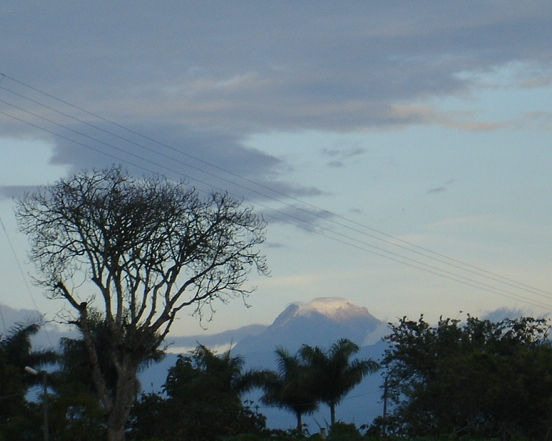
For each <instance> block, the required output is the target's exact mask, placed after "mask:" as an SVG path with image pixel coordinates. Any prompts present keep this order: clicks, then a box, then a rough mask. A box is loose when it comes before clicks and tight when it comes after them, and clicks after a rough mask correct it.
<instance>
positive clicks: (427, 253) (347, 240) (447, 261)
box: [0, 74, 552, 308]
mask: <svg viewBox="0 0 552 441" xmlns="http://www.w3.org/2000/svg"><path fill="white" fill-rule="evenodd" d="M2 79H9V80H11V81H13V82H15V83H17V84H19V85H21V86H23V87H26V88H28V89H30V90H33V91H35V92H37V93H40V94H41V95H43V96H47V97H48V98H51V99H53V100H55V101H58V102H60V103H62V104H64V105H67V106H69V107H71V108H73V109H76V110H78V111H80V112H83V113H86V114H87V115H90V116H93V117H94V118H96V119H99V120H101V121H104V122H107V123H109V124H110V125H113V126H115V127H118V128H120V129H123V130H125V131H127V132H128V133H131V134H134V135H136V136H139V137H141V138H142V139H145V140H147V141H149V142H153V143H155V144H157V145H159V146H162V147H164V148H166V149H169V150H171V151H173V152H176V153H178V154H181V155H183V156H185V157H188V158H190V159H192V160H194V161H196V162H199V163H201V164H204V165H206V166H208V167H210V168H214V169H216V170H218V171H221V172H223V173H226V174H228V175H230V176H233V177H234V178H236V179H238V180H240V181H242V182H245V183H246V184H243V183H242V182H236V181H235V180H231V179H228V178H225V177H222V176H220V175H218V174H215V173H213V172H211V171H209V170H205V169H203V168H201V167H198V166H192V165H190V164H189V163H187V162H185V161H182V160H180V159H178V158H175V157H174V156H170V155H167V154H166V153H163V152H159V151H157V150H153V149H152V148H150V147H148V146H146V145H143V144H141V143H138V142H136V141H133V140H131V139H129V138H127V137H124V136H121V135H119V134H118V133H116V132H113V131H111V130H108V129H105V128H103V127H100V126H98V125H96V124H93V123H90V122H88V121H86V120H82V119H80V118H78V117H75V116H74V115H71V114H69V113H67V112H63V111H61V110H59V109H56V108H54V107H52V106H50V105H48V104H45V103H43V102H41V101H39V100H36V99H33V98H30V97H28V96H26V95H24V94H21V93H19V92H17V91H14V90H12V89H9V88H7V87H4V86H0V90H4V91H6V92H8V93H10V94H12V95H14V96H18V97H19V98H22V99H25V100H27V101H29V102H32V103H34V104H36V105H39V106H40V107H42V108H44V109H47V110H49V111H52V112H55V113H57V114H58V115H62V116H64V117H66V118H70V119H72V120H73V121H77V122H78V123H80V124H83V125H86V126H88V127H91V128H93V129H95V130H97V131H100V132H102V133H104V134H108V135H110V136H113V137H115V138H117V139H119V140H122V141H124V142H126V143H128V144H130V145H132V146H134V147H139V148H140V149H142V150H145V151H146V152H148V153H150V154H153V155H156V156H160V157H163V158H165V159H168V160H170V161H171V162H173V163H178V164H180V165H182V166H185V167H187V168H190V169H192V170H193V171H196V172H197V171H198V172H200V173H203V174H205V175H208V176H210V177H212V178H215V179H217V180H219V181H223V182H226V183H229V184H231V185H234V186H237V187H240V188H242V189H245V190H247V191H249V192H250V193H254V194H257V195H259V196H262V197H263V198H266V199H268V200H271V201H277V202H279V203H281V204H283V205H285V206H287V207H290V208H293V209H297V210H299V211H301V212H303V213H305V214H307V215H309V216H312V217H313V218H316V219H317V220H318V221H320V222H323V223H326V224H328V223H329V224H332V225H335V226H339V227H343V228H346V229H348V230H350V231H352V232H353V233H358V234H362V235H363V236H366V237H369V238H371V239H374V240H377V241H379V242H381V243H384V244H386V245H389V246H393V247H395V248H398V249H399V250H402V252H404V251H407V252H409V253H413V254H415V255H417V256H421V257H423V258H426V259H429V260H431V261H432V262H437V263H439V264H441V265H446V266H447V267H449V268H453V270H450V271H449V270H446V269H443V268H440V267H438V266H435V264H431V263H426V262H422V261H420V260H419V257H417V258H412V257H409V256H406V255H404V254H400V252H399V251H397V252H394V251H390V250H388V249H384V248H381V247H378V246H376V245H373V244H372V243H368V242H366V241H364V240H359V239H358V238H356V237H351V236H348V235H346V234H343V233H341V232H339V231H335V230H333V229H331V228H328V227H325V228H323V227H320V226H319V225H315V226H312V225H311V223H310V222H309V221H308V220H305V219H303V218H301V217H299V216H294V215H293V214H291V213H286V212H282V211H280V212H278V211H277V210H276V211H275V213H274V214H270V213H265V214H266V216H267V217H271V218H272V219H277V217H278V216H279V217H280V218H283V217H285V218H287V219H292V220H293V221H297V222H300V223H304V224H305V225H307V226H308V227H310V228H311V229H313V230H314V232H316V233H317V234H321V235H323V236H325V237H327V238H330V239H332V240H336V241H338V242H341V243H342V244H345V245H348V246H352V247H355V248H358V249H361V250H364V251H367V252H370V253H372V254H375V255H378V256H380V257H384V258H386V259H390V260H393V261H396V262H399V263H401V264H403V265H408V266H411V267H414V268H416V269H418V270H422V271H425V272H429V273H431V274H434V275H437V276H440V277H444V278H448V279H450V280H454V281H456V282H459V283H463V284H465V285H468V286H471V287H474V288H478V289H483V290H485V291H487V292H492V293H495V294H499V295H502V296H505V297H509V298H513V299H515V300H518V301H522V302H524V303H530V304H532V305H534V306H539V307H544V308H550V304H547V303H543V302H539V301H535V300H534V299H531V298H528V297H526V296H524V295H520V294H519V293H516V292H512V291H511V290H506V289H504V288H500V287H497V286H495V285H493V284H489V283H487V282H488V281H491V282H495V283H500V284H501V285H504V286H508V287H509V288H514V289H520V290H524V291H526V292H530V293H532V294H533V295H537V296H539V297H542V298H545V299H547V300H550V299H551V296H552V293H550V292H548V291H545V290H542V289H540V288H536V287H533V286H531V285H528V284H526V283H522V282H519V281H516V280H514V279H512V278H508V277H505V276H502V275H500V274H498V273H494V272H492V271H489V270H486V269H483V268H480V267H478V266H476V265H473V264H470V263H467V262H464V261H461V260H458V259H455V258H452V257H450V256H447V255H445V254H441V253H438V252H435V251H433V250H431V249H429V248H426V247H422V246H420V245H417V244H413V243H411V242H408V241H405V240H403V239H401V238H398V237H395V236H392V235H390V234H388V233H385V232H382V231H380V230H377V229H375V228H372V227H369V226H367V225H364V224H361V223H358V222H356V221H354V220H351V219H348V218H346V217H344V216H341V215H339V214H336V213H333V212H331V211H329V210H325V209H323V208H321V207H319V206H317V205H315V204H312V203H309V202H306V201H302V200H300V199H299V198H297V197H294V196H293V195H287V194H285V193H283V192H281V191H278V190H277V189H274V188H271V187H269V186H268V185H266V184H264V183H261V182H256V181H254V180H252V179H249V178H247V177H242V176H240V175H238V174H236V173H234V172H232V171H230V170H227V169H225V168H223V167H220V166H218V165H216V164H213V163H210V162H209V161H205V160H203V159H201V158H198V157H196V156H194V155H191V154H189V153H187V152H185V151H182V150H181V149H178V148H176V147H174V146H172V145H170V144H166V143H163V142H161V141H158V140H156V139H154V138H152V137H149V136H147V135H143V134H141V133H139V132H137V131H135V130H133V129H131V128H129V127H126V126H124V125H121V124H118V123H117V122H114V121H112V120H110V119H107V118H105V117H102V116H101V115H98V114H96V113H92V112H89V111H88V110H86V109H84V108H82V107H80V106H76V105H74V104H71V103H69V102H68V101H65V100H63V99H61V98H58V97H56V96H54V95H52V94H49V93H47V92H44V91H42V90H40V89H37V88H35V87H33V86H30V85H28V84H26V83H23V82H21V81H19V80H17V79H15V78H13V77H10V76H8V75H5V74H2ZM4 84H5V83H4ZM0 102H2V103H4V104H6V105H7V106H10V107H12V108H14V109H17V110H19V111H20V112H23V113H26V114H28V115H31V116H33V117H34V118H37V119H41V120H43V121H46V122H48V123H49V124H52V125H54V126H55V127H57V128H62V129H63V130H66V131H70V132H71V133H74V134H76V135H78V136H81V137H84V138H86V139H87V140H89V141H93V142H95V143H99V144H101V145H104V146H106V147H109V148H110V149H114V150H116V151H118V152H121V153H123V154H125V155H129V156H132V157H133V158H136V159H138V160H139V161H144V162H145V163H147V164H150V165H151V164H152V165H155V166H157V167H159V168H162V169H165V170H167V171H170V172H171V173H174V174H175V175H176V176H181V175H182V172H181V171H179V170H174V169H172V168H170V167H167V166H166V165H164V164H161V163H159V162H156V161H152V160H151V159H149V158H145V157H143V156H141V155H138V154H136V153H135V152H132V151H128V150H126V149H124V148H121V147H119V146H117V145H114V144H112V143H110V142H106V141H103V140H101V139H99V138H96V137H94V136H91V135H88V134H87V133H84V132H81V131H79V130H76V129H73V128H71V127H68V126H66V125H64V124H61V123H59V122H57V121H54V120H51V119H49V118H46V117H44V116H42V115H39V114H38V113H36V112H32V111H29V110H26V109H24V108H22V107H21V106H18V105H16V104H13V103H10V102H8V101H5V100H2V99H0ZM0 113H2V114H4V115H6V116H9V117H10V118H13V119H16V120H18V121H20V122H23V123H25V124H28V125H30V126H32V127H34V128H37V129H39V130H43V131H45V132H47V133H50V134H52V135H54V136H57V137H60V138H62V139H64V140H66V141H69V142H72V143H75V144H77V145H80V146H81V147H84V148H87V149H89V150H93V151H96V152H98V153H101V154H104V155H106V156H108V157H111V158H113V159H115V160H117V161H121V162H124V163H127V164H130V165H132V166H134V167H137V168H139V169H141V170H144V171H146V172H149V173H156V172H155V171H154V170H151V169H150V168H149V167H144V166H143V165H141V164H137V163H135V162H132V161H129V160H128V159H126V158H121V157H119V156H117V155H114V154H112V153H110V152H105V151H104V150H102V149H99V148H97V147H95V146H92V145H90V144H88V143H83V142H82V141H78V140H75V139H73V138H70V137H68V136H66V135H63V134H61V133H59V132H56V131H53V130H51V129H48V128H46V127H43V126H39V125H37V124H35V123H32V122H31V121H28V120H26V119H24V118H22V117H18V116H16V115H13V114H9V113H7V112H3V111H0ZM187 178H188V179H190V180H194V181H196V182H199V183H201V184H202V185H205V186H212V184H211V183H207V182H205V181H202V180H200V179H198V178H197V177H192V176H187ZM247 184H249V185H254V186H255V188H251V187H250V186H248V185H247ZM259 188H263V189H265V190H267V191H270V192H271V193H272V194H271V195H269V194H267V193H266V192H263V191H259ZM275 195H276V196H275ZM282 198H285V199H290V200H293V201H295V202H297V203H299V204H301V205H300V206H297V205H294V204H291V203H289V202H287V201H286V200H284V199H282ZM251 203H253V204H255V205H258V206H264V207H265V208H269V209H270V210H274V209H273V208H272V207H268V206H267V205H266V204H262V203H260V202H259V201H251ZM304 207H310V208H312V209H315V210H318V213H317V212H316V211H315V212H312V211H309V210H308V209H306V208H304ZM321 213H328V214H329V215H330V216H332V217H329V218H328V217H325V216H323V215H322V214H321ZM275 214H276V216H275ZM335 218H337V219H340V221H337V220H336V219H335ZM343 221H345V222H347V223H349V224H350V225H348V224H345V223H343ZM296 225H298V226H301V225H299V224H296ZM351 225H353V226H351ZM303 228H306V227H303ZM328 233H329V234H333V235H334V236H338V237H331V236H329V235H328ZM359 244H360V245H359ZM455 271H456V272H455ZM457 271H462V272H465V273H468V274H470V276H465V275H463V274H458V272H457ZM474 276H475V277H478V278H480V279H484V280H486V281H487V282H482V281H481V280H477V279H474V278H473V277H474Z"/></svg>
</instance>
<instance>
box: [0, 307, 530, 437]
mask: <svg viewBox="0 0 552 441" xmlns="http://www.w3.org/2000/svg"><path fill="white" fill-rule="evenodd" d="M0 309H1V312H2V323H3V326H4V329H2V334H5V333H6V332H7V330H9V327H11V326H13V325H14V324H15V323H20V324H29V323H31V322H34V321H36V320H38V319H40V317H41V315H40V314H39V313H38V312H37V311H33V310H15V309H12V308H8V307H6V306H3V305H0ZM518 315H521V312H520V311H516V312H515V313H513V311H509V310H497V311H495V312H493V313H492V314H489V318H492V319H495V320H497V319H502V318H504V317H506V316H510V317H512V316H518ZM491 316H492V317H491ZM414 318H415V317H414ZM6 328H7V329H6ZM388 332H389V328H388V325H387V324H386V323H384V322H382V321H381V320H379V319H377V318H376V317H374V316H373V315H372V314H370V312H369V311H368V310H367V309H366V308H364V307H362V306H358V305H354V304H352V303H351V302H349V301H348V300H346V299H343V298H318V299H314V300H312V301H311V302H308V303H292V304H290V305H289V306H287V307H286V308H285V309H284V310H283V311H282V312H281V313H280V314H279V315H278V316H277V317H276V319H275V320H274V321H273V323H272V324H270V325H262V324H256V325H247V326H244V327H241V328H238V329H234V330H229V331H225V332H222V333H218V334H211V335H193V336H181V337H178V336H177V337H170V338H168V340H167V345H168V351H169V353H168V354H167V356H166V357H165V359H164V360H163V361H161V362H160V363H158V364H155V365H152V366H149V367H148V368H147V369H145V370H144V371H142V372H140V374H139V377H140V382H141V384H142V390H143V391H144V392H159V391H160V390H161V386H162V385H163V383H164V382H165V379H166V375H167V370H168V369H169V367H171V366H173V365H174V363H175V361H176V358H177V354H179V353H186V352H189V351H190V350H191V349H193V348H194V347H196V346H197V344H204V345H206V346H208V347H210V348H212V349H214V350H215V351H216V352H219V353H220V352H223V351H226V350H228V349H229V348H232V354H233V355H239V356H242V357H243V358H244V360H245V368H246V369H249V368H262V369H276V365H275V354H274V351H275V349H276V347H278V346H281V347H283V348H285V349H287V350H288V351H289V352H290V353H294V352H295V351H296V350H297V349H298V348H299V347H300V346H301V345H302V344H309V345H317V346H320V347H322V348H324V349H327V348H328V347H329V346H330V345H331V344H332V343H334V342H335V341H337V340H338V339H340V338H348V339H350V340H352V341H353V342H355V343H356V344H358V345H359V346H361V350H360V352H359V354H357V355H358V358H362V359H366V358H372V359H374V360H379V359H380V358H381V355H382V354H383V351H384V350H385V346H386V344H385V343H384V342H383V341H382V337H383V336H384V335H386V334H387V333H388ZM68 335H71V336H72V337H74V336H76V333H75V331H74V330H71V331H70V330H69V329H67V328H62V327H59V326H56V325H54V324H46V325H45V326H44V328H43V330H42V331H41V332H40V333H39V334H38V335H37V336H36V337H35V338H34V340H33V344H34V345H35V347H37V348H40V347H53V346H55V343H56V342H57V341H58V340H59V338H60V337H62V336H68ZM381 384H382V380H381V376H380V374H379V373H376V374H373V375H371V376H369V377H368V378H366V379H365V380H364V381H363V382H362V383H361V384H360V385H358V386H357V387H356V388H355V389H354V390H352V391H351V392H350V393H349V395H347V396H346V397H345V399H344V400H343V402H342V403H341V404H340V405H339V406H338V407H337V416H338V419H342V420H343V421H346V422H354V423H355V424H357V425H360V424H367V423H368V424H369V423H370V422H371V421H372V419H373V418H374V417H376V416H378V415H380V414H381V409H382V403H381V400H380V396H381V389H380V385H381ZM259 397H260V391H255V392H253V393H251V394H249V395H248V396H247V397H246V398H247V399H252V400H253V401H255V402H256V403H258V404H259V405H260V411H261V412H262V413H263V414H265V415H266V416H267V422H268V424H269V426H270V427H279V428H288V427H293V426H294V424H295V419H294V417H293V415H292V414H291V413H288V412H285V411H282V410H279V409H275V408H269V407H265V406H263V405H261V404H260V403H259V401H258V398H259ZM328 418H329V414H328V411H327V409H326V408H325V406H322V408H321V409H320V410H319V411H318V412H317V413H315V414H313V415H312V416H307V417H305V422H306V423H307V424H309V427H310V428H311V430H316V429H317V428H318V425H322V426H324V425H325V423H326V421H327V419H328Z"/></svg>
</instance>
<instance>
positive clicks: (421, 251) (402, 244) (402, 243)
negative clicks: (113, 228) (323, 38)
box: [0, 74, 552, 298]
mask: <svg viewBox="0 0 552 441" xmlns="http://www.w3.org/2000/svg"><path fill="white" fill-rule="evenodd" d="M2 75H3V77H2V78H4V77H5V78H8V79H9V80H12V81H14V82H16V83H18V84H20V85H22V86H24V87H27V88H29V89H31V90H33V91H35V92H37V93H40V94H42V95H44V96H47V97H49V98H51V99H54V100H56V101H58V102H61V103H63V104H65V105H67V106H69V107H71V108H74V109H76V110H79V111H80V112H83V113H85V114H88V115H90V116H93V117H94V118H96V119H99V120H101V121H104V122H107V123H109V124H111V125H113V126H115V127H118V128H120V129H123V130H125V131H127V132H129V133H131V134H134V135H137V136H139V137H141V138H142V139H146V140H147V141H150V142H153V143H155V144H157V145H160V146H162V147H165V148H167V149H169V150H171V151H173V152H177V153H179V154H181V155H183V156H186V157H188V158H191V159H193V160H194V161H196V162H200V163H202V164H204V165H207V166H209V167H212V168H214V169H216V170H219V171H222V172H224V173H227V174H229V175H231V176H233V177H235V178H237V179H239V180H242V181H245V182H247V183H249V184H251V185H254V188H253V189H252V188H249V187H244V186H243V185H241V184H237V183H236V182H235V181H230V180H228V179H225V178H222V177H220V176H218V175H215V174H213V173H212V172H209V171H205V170H204V169H200V168H198V167H193V168H195V169H196V170H198V171H200V172H201V173H205V174H207V175H209V176H211V177H214V178H215V179H219V180H222V181H224V182H227V183H230V184H232V185H237V186H239V187H241V188H245V189H247V190H248V191H251V192H253V193H255V194H258V195H260V196H264V197H267V198H270V199H273V200H277V201H278V202H280V203H283V204H284V205H287V206H292V205H291V204H289V203H288V202H286V201H284V200H282V199H279V198H276V197H274V196H269V195H267V194H266V193H261V192H259V191H258V190H257V188H259V187H261V188H264V189H265V190H268V191H270V192H271V193H272V194H276V195H278V196H280V197H284V198H287V199H291V200H293V201H296V202H298V203H299V204H301V205H303V206H308V207H311V208H313V209H315V210H319V211H325V212H328V213H330V214H331V215H332V216H333V217H334V218H337V219H341V220H342V221H345V222H348V223H350V224H352V225H354V226H355V227H351V226H350V225H346V224H343V223H342V222H339V221H336V220H335V219H332V218H324V219H323V220H324V221H326V222H329V223H333V224H335V225H338V226H341V227H344V228H347V229H350V230H352V231H355V232H357V233H359V234H363V235H365V236H368V237H370V238H372V239H375V240H378V241H381V242H384V243H386V244H388V245H392V246H394V247H398V248H402V249H404V250H406V251H408V252H411V253H414V254H417V255H420V256H424V257H426V258H429V259H431V260H433V261H437V262H439V263H442V264H445V265H448V266H452V267H454V268H457V269H461V270H463V271H467V272H470V273H472V274H475V275H478V276H483V277H487V278H490V279H492V280H494V281H496V282H498V283H502V284H505V285H508V286H510V287H515V288H520V289H524V290H526V291H531V292H532V293H533V294H536V295H539V296H541V297H545V298H550V296H552V293H551V292H549V291H545V290H542V289H540V288H536V287H533V286H531V285H528V284H526V283H522V282H518V281H516V280H514V279H511V278H508V277H505V276H502V275H500V274H497V273H494V272H492V271H489V270H486V269H483V268H480V267H477V266H475V265H472V264H470V263H467V262H463V261H461V260H458V259H455V258H452V257H450V256H447V255H445V254H442V253H438V252H436V251H433V250H431V249H429V248H427V247H423V246H420V245H417V244H414V243H412V242H408V241H406V240H403V239H400V238H398V237H395V236H392V235H390V234H387V233H385V232H383V231H381V230H378V229H375V228H372V227H370V226H367V225H365V224H362V223H359V222H356V221H354V220H352V219H349V218H346V217H344V216H342V215H340V214H337V213H334V212H331V211H329V210H325V209H323V208H321V207H319V206H317V205H315V204H312V203H310V202H307V201H303V200H301V199H299V198H297V197H294V196H293V195H286V194H285V193H283V192H281V191H278V190H277V189H274V188H271V187H269V186H267V185H265V184H264V183H262V182H257V181H254V180H252V179H249V178H247V177H245V176H240V175H238V174H237V173H234V172H232V171H230V170H227V169H225V168H223V167H220V166H218V165H216V164H214V163H211V162H209V161H205V160H203V159H201V158H199V157H197V156H195V155H192V154H190V153H188V152H185V151H183V150H181V149H178V148H176V147H174V146H172V145H170V144H167V143H164V142H162V141H159V140H157V139H154V138H152V137H150V136H147V135H144V134H142V133H140V132H138V131H136V130H133V129H131V128H130V127H128V126H124V125H122V124H119V123H117V122H115V121H113V120H110V119H108V118H105V117H103V116H101V115H99V114H97V113H94V112H90V111H88V110H86V109H84V108H83V107H81V106H77V105H75V104H72V103H70V102H68V101H66V100H63V99H61V98H59V97H56V96H54V95H52V94H49V93H47V92H45V91H42V90H40V89H38V88H35V87H33V86H31V85H29V84H27V83H24V82H22V81H19V80H17V79H15V78H13V77H10V76H8V75H5V74H2ZM0 89H3V90H6V91H8V92H10V93H12V94H14V95H16V96H19V97H21V98H23V99H26V100H28V101H31V102H33V103H35V104H37V105H39V106H41V107H43V108H46V109H49V110H51V111H54V112H56V113H58V114H60V115H63V116H65V117H68V118H71V119H72V120H74V121H78V122H79V123H82V124H85V125H87V126H89V127H92V128H94V129H96V130H99V131H102V132H103V133H106V134H109V135H112V136H115V137H117V138H118V139H120V140H123V141H125V142H127V143H129V144H131V145H135V146H138V147H140V148H142V149H144V150H146V151H148V152H150V153H155V154H158V155H161V156H163V157H165V158H167V159H169V160H174V159H175V158H173V157H170V156H168V155H166V154H163V153H160V152H154V151H153V150H152V149H150V148H148V147H146V146H144V145H142V144H139V143H136V142H135V141H132V140H129V139H128V138H126V137H123V136H120V135H119V134H117V133H115V132H113V131H110V130H106V129H104V128H102V127H99V126H97V125H95V124H92V123H90V122H88V121H85V120H82V119H80V118H77V117H74V116H72V115H69V114H68V113H66V112H62V111H60V110H58V109H55V108H53V107H52V106H48V105H46V104H44V103H41V102H40V101H38V100H34V99H32V98H29V97H27V96H25V95H22V94H19V93H17V92H15V91H13V90H11V89H8V88H5V87H0ZM114 148H116V147H114ZM178 162H180V163H182V162H181V161H178ZM183 165H185V166H187V167H191V166H190V165H188V164H187V163H183ZM293 207H294V208H298V209H299V210H302V211H304V212H306V213H307V214H309V215H312V216H314V217H318V218H322V217H321V216H320V215H318V214H317V213H316V212H314V213H312V212H308V211H306V210H305V209H303V208H302V207H301V206H299V207H295V206H293ZM356 227H360V228H362V229H363V230H359V229H358V228H356ZM364 230H367V231H364Z"/></svg>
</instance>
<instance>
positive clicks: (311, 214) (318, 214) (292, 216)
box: [263, 205, 335, 232]
mask: <svg viewBox="0 0 552 441" xmlns="http://www.w3.org/2000/svg"><path fill="white" fill-rule="evenodd" d="M263 217H264V218H265V219H266V220H267V222H268V223H269V224H271V223H273V224H289V225H294V226H295V227H297V228H299V229H301V230H304V231H308V232H314V231H324V227H323V226H322V224H323V223H324V221H327V220H329V219H332V218H333V217H335V214H334V213H332V212H330V211H328V210H323V209H318V208H306V207H297V206H292V205H287V206H285V207H281V208H278V209H268V210H265V211H264V212H263Z"/></svg>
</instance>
